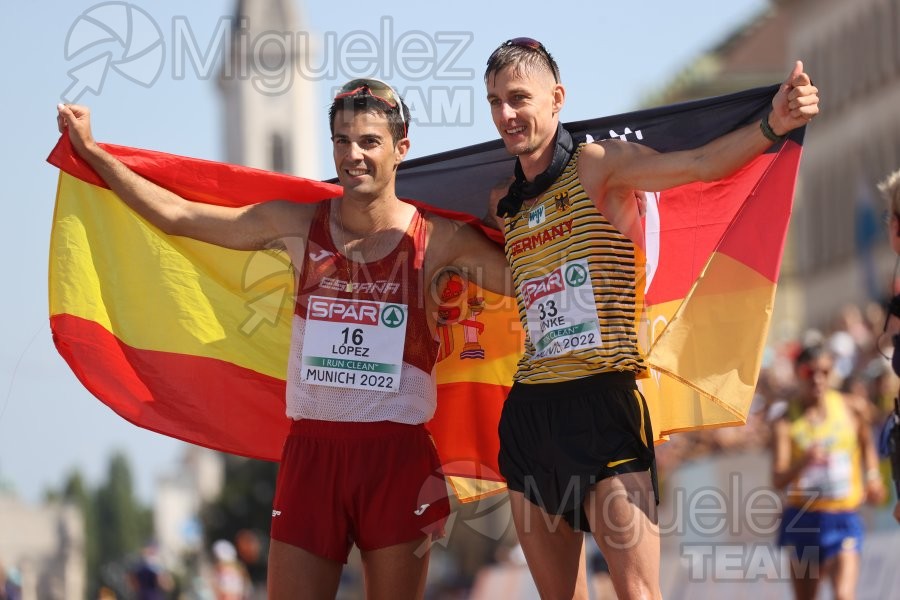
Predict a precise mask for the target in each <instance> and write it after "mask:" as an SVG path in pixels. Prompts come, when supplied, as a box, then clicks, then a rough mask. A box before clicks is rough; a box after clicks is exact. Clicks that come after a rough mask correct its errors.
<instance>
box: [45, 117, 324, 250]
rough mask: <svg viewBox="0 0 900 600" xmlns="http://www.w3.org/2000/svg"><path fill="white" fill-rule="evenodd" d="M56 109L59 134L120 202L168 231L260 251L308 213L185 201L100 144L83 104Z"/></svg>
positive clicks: (284, 205)
mask: <svg viewBox="0 0 900 600" xmlns="http://www.w3.org/2000/svg"><path fill="white" fill-rule="evenodd" d="M57 112H58V115H57V125H58V127H59V130H60V133H62V132H64V131H65V130H68V132H69V139H70V140H71V141H72V146H73V147H74V148H75V151H76V152H77V153H78V155H79V156H80V157H81V158H83V159H84V160H85V161H86V162H87V163H88V164H89V165H90V166H91V167H92V168H93V169H94V170H95V171H96V172H97V174H98V175H99V176H100V177H101V178H102V179H103V181H105V182H106V184H107V185H108V186H109V187H110V189H112V191H113V192H115V193H116V195H118V196H119V197H120V198H121V199H122V200H123V201H124V202H125V204H127V205H128V206H129V207H130V208H132V209H133V210H134V211H135V212H137V213H138V214H139V215H141V216H142V217H144V218H145V219H147V220H148V221H150V222H151V223H152V224H153V225H155V226H156V227H158V228H159V229H161V230H162V231H163V232H165V233H167V234H170V235H180V236H186V237H190V238H194V239H197V240H200V241H204V242H209V243H211V244H216V245H219V246H223V247H226V248H233V249H236V250H261V249H263V248H266V247H271V246H273V245H277V240H279V239H280V238H282V237H286V236H288V235H291V234H296V233H297V230H298V228H300V227H302V226H303V222H302V221H303V217H304V215H305V214H306V213H307V212H309V211H306V210H304V209H303V208H298V207H299V206H301V205H297V204H294V203H290V202H282V201H275V202H265V203H262V204H254V205H250V206H246V207H241V208H229V207H223V206H214V205H210V204H204V203H200V202H190V201H188V200H185V199H184V198H182V197H180V196H178V195H177V194H174V193H172V192H170V191H168V190H166V189H165V188H162V187H160V186H158V185H156V184H155V183H153V182H151V181H149V180H147V179H144V178H143V177H141V176H140V175H138V174H137V173H135V172H134V171H132V170H131V169H129V168H128V167H126V166H125V165H124V164H123V163H122V162H121V161H119V160H118V159H116V158H115V157H114V156H112V155H111V154H109V153H108V152H107V151H105V150H104V149H103V148H101V147H100V146H99V145H98V144H97V142H96V141H95V140H94V137H93V134H92V133H91V114H90V110H89V109H88V108H87V107H84V106H76V105H71V104H69V105H64V104H60V105H59V106H58V107H57ZM298 221H299V222H298ZM288 227H292V228H293V229H292V230H288V229H287V228H288Z"/></svg>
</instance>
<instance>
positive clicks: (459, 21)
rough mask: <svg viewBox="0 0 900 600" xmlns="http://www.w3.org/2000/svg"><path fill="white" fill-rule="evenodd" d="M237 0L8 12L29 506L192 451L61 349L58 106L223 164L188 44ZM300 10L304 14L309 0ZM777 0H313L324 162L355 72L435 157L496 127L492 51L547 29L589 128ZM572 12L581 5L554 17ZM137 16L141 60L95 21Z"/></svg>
mask: <svg viewBox="0 0 900 600" xmlns="http://www.w3.org/2000/svg"><path fill="white" fill-rule="evenodd" d="M236 4H237V3H236V1H235V0H203V2H181V1H177V0H157V1H155V2H150V1H148V0H139V1H135V2H131V3H125V2H119V1H115V2H93V1H82V0H69V1H67V2H59V1H57V0H54V1H51V2H20V3H17V7H16V12H15V13H12V12H9V11H5V12H6V13H7V17H6V19H5V21H6V23H7V26H6V28H5V29H6V31H4V35H3V36H0V55H2V56H5V57H6V59H5V60H4V70H3V75H4V77H5V82H4V85H3V86H2V87H3V93H2V94H0V119H2V126H0V131H2V133H3V137H4V139H3V142H2V144H0V169H2V176H3V182H4V183H3V186H2V188H0V190H2V191H0V198H2V200H3V207H4V212H5V214H4V218H3V219H0V232H2V235H0V241H2V252H0V269H2V270H0V273H2V274H3V276H4V286H3V294H0V314H2V315H3V319H2V320H3V327H2V330H0V331H2V338H0V339H2V343H0V486H6V487H11V488H12V489H14V490H15V491H16V493H18V495H19V496H20V497H21V498H22V499H23V500H25V501H27V502H29V503H37V502H39V501H40V500H41V498H42V497H43V494H44V492H45V491H46V490H48V489H59V488H60V487H61V486H62V483H63V481H64V479H65V477H66V475H67V474H68V473H70V472H71V471H73V470H75V469H78V470H80V471H81V472H82V474H83V475H84V476H86V477H87V480H88V482H89V484H91V485H97V484H98V483H100V482H101V481H102V480H103V478H104V477H105V471H106V467H107V464H108V460H109V456H110V454H111V453H112V452H114V451H123V452H125V454H126V455H127V457H128V459H129V461H130V463H131V465H132V469H133V474H134V477H135V482H136V486H137V492H138V495H139V497H140V498H141V499H142V500H143V501H145V502H150V500H151V499H152V497H153V486H154V482H155V481H156V479H157V478H158V477H160V476H162V475H164V474H165V473H167V472H171V471H172V469H173V468H175V467H176V465H177V464H178V462H179V459H180V457H181V454H182V453H183V451H184V444H183V443H181V442H178V441H175V440H172V439H170V438H166V437H165V436H161V435H159V434H155V433H151V432H148V431H145V430H142V429H139V428H137V427H135V426H133V425H131V424H130V423H128V422H126V421H125V420H124V419H122V418H120V417H118V416H117V415H116V414H115V413H113V412H112V411H111V410H109V409H108V408H106V407H105V406H104V405H103V404H102V403H101V402H100V401H98V400H97V399H95V398H94V397H93V396H91V395H90V394H89V393H88V392H87V391H86V390H85V389H84V388H83V387H82V386H81V385H80V384H79V382H78V381H77V380H76V378H75V377H74V375H73V374H72V372H71V371H70V370H69V368H68V367H67V365H66V364H65V362H64V361H63V360H62V359H61V358H60V356H59V355H58V354H57V352H56V350H55V348H54V347H53V342H52V339H51V334H50V330H49V325H48V305H47V259H48V246H49V235H50V227H51V223H52V218H53V206H54V196H55V190H56V180H57V171H56V169H54V168H53V167H51V166H50V165H48V164H47V163H46V162H45V158H46V156H47V154H48V153H49V151H50V150H51V148H52V147H53V145H54V144H55V142H56V140H57V138H58V132H57V130H56V123H55V114H56V108H55V107H56V104H57V103H58V102H60V101H61V98H63V97H64V96H65V98H66V99H67V100H74V99H75V98H76V97H77V101H78V103H80V104H86V105H88V106H90V108H91V110H92V115H93V116H92V121H93V127H94V135H95V137H96V138H97V139H98V140H100V141H107V142H111V143H116V144H121V145H128V146H137V147H141V148H148V149H154V150H162V151H165V152H171V153H174V154H181V155H185V156H194V157H199V158H205V159H210V160H223V158H224V150H223V139H224V136H223V133H222V127H223V126H222V123H221V119H222V117H221V107H220V100H219V96H218V91H217V86H216V78H215V76H216V74H217V71H216V70H215V69H212V68H210V67H209V66H204V65H203V64H202V61H196V60H195V61H194V62H193V63H192V62H191V61H190V48H189V47H188V44H185V43H181V44H179V43H178V42H179V41H184V40H188V41H190V40H193V41H194V42H195V45H194V47H195V48H199V49H201V50H204V51H205V50H208V49H215V48H217V47H218V46H216V44H217V40H218V39H219V38H217V37H216V35H215V33H216V31H217V27H219V26H220V24H221V23H222V19H224V18H228V17H229V16H230V15H231V14H232V13H233V11H234V7H235V5H236ZM296 5H297V6H298V7H300V6H301V3H300V2H299V0H297V4H296ZM767 5H768V2H767V0H731V1H730V2H721V1H720V0H686V1H685V2H678V3H675V2H667V1H664V0H645V1H643V2H609V1H598V2H591V3H588V2H559V3H555V4H552V5H551V4H549V3H546V2H532V1H522V2H517V3H515V4H513V3H487V2H472V1H469V0H459V1H458V2H455V3H454V5H453V8H452V9H450V8H449V7H450V5H449V3H428V2H409V1H406V0H404V1H401V2H390V3H379V2H367V3H357V2H341V3H335V2H306V3H304V4H303V5H302V18H303V24H302V25H301V27H300V29H301V31H300V32H299V34H300V35H295V36H294V37H293V39H295V40H311V41H312V42H313V43H316V44H318V47H319V48H320V49H321V54H320V58H319V60H320V63H319V65H320V66H323V67H327V72H326V74H325V76H324V78H323V80H322V81H320V82H319V83H318V84H317V91H316V98H315V99H314V100H313V101H314V102H315V106H316V107H321V112H322V115H323V118H322V122H321V124H320V126H319V131H318V133H319V137H320V138H321V146H320V153H321V155H320V158H319V164H320V165H321V172H320V173H317V174H310V175H311V176H316V177H318V178H329V177H332V176H333V175H334V172H333V168H332V163H331V159H330V156H329V154H330V142H329V141H328V139H327V137H326V136H327V121H326V119H325V117H324V115H325V110H326V109H327V106H328V104H329V93H330V92H331V90H332V89H334V87H335V86H338V85H340V84H341V83H343V82H344V81H345V80H346V79H349V78H350V77H354V76H365V75H369V76H372V75H374V76H376V77H381V78H383V79H387V80H388V81H389V82H390V83H392V84H394V85H395V86H396V87H397V88H398V89H399V90H400V91H401V93H403V94H404V95H405V96H406V97H407V99H410V98H411V97H413V98H418V99H419V100H420V102H419V108H418V109H414V114H413V118H414V120H415V122H416V123H417V124H418V127H417V126H414V127H413V129H412V130H411V134H410V135H411V138H412V150H411V153H410V156H411V157H419V156H425V155H428V154H432V153H435V152H441V151H445V150H450V149H453V148H457V147H461V146H466V145H470V144H475V143H480V142H484V141H487V140H491V139H495V138H496V137H497V136H496V131H495V130H494V128H493V125H492V124H491V122H490V116H489V111H488V107H487V102H486V101H485V100H484V90H483V83H482V81H481V75H482V73H483V69H484V63H485V60H486V59H487V56H488V55H489V54H490V52H491V51H492V50H493V49H494V48H495V47H496V46H497V45H498V44H499V43H501V42H503V41H504V40H506V39H509V38H512V37H518V36H529V37H533V38H536V39H539V40H541V41H542V42H543V43H544V44H545V46H547V48H548V49H549V50H550V52H552V53H553V55H554V56H555V57H556V59H557V61H558V62H559V64H560V68H561V71H562V78H563V83H564V84H565V85H566V88H567V94H568V95H567V102H566V106H565V108H564V111H563V120H565V121H574V120H581V119H588V118H594V117H600V116H604V115H611V114H616V113H621V112H627V111H629V110H633V109H635V108H636V107H637V105H638V103H639V102H640V101H641V99H642V98H643V97H645V96H647V95H648V94H650V93H651V92H653V91H654V90H656V89H658V88H659V87H660V86H662V85H665V84H666V83H667V82H668V81H669V79H670V78H671V77H672V76H673V75H674V74H675V73H676V72H677V71H678V70H679V69H681V68H683V67H684V66H686V65H687V64H688V63H689V62H690V61H691V60H692V59H693V58H695V57H696V56H697V55H698V54H699V53H702V52H703V51H705V50H707V49H709V48H711V47H713V46H714V45H716V44H717V43H718V42H720V41H721V40H722V39H724V38H725V37H726V36H727V35H728V34H729V33H731V32H732V31H733V30H734V29H735V28H737V27H738V26H739V25H741V24H742V23H744V22H746V21H747V20H748V19H750V18H752V17H753V16H755V15H757V14H758V13H759V12H760V11H762V10H764V9H765V7H766V6H767ZM559 7H564V8H563V10H561V11H555V10H554V9H555V8H559ZM129 10H130V14H131V15H132V17H133V21H132V22H133V23H134V26H133V28H132V34H131V35H132V38H131V45H130V46H129V48H130V50H128V51H127V52H126V50H125V49H124V47H117V46H116V45H115V44H116V42H115V41H114V40H113V41H109V40H107V41H106V42H103V40H102V39H100V36H99V34H98V31H100V30H99V29H97V28H96V27H94V26H92V24H96V23H102V24H104V25H106V26H107V28H108V29H111V30H114V31H119V30H121V27H122V24H121V23H120V22H119V21H117V16H118V15H121V14H124V13H125V12H127V11H129ZM557 13H559V14H557ZM123 31H124V30H123ZM186 32H190V35H191V37H188V36H187V33H186ZM362 32H368V34H363V33H362ZM363 38H365V39H369V40H371V39H374V40H375V41H376V42H377V44H376V47H377V49H378V51H377V54H376V56H375V59H374V60H373V61H371V64H374V68H375V69H376V72H374V73H372V72H369V71H366V72H363V69H365V68H367V67H366V66H364V65H363V63H361V62H359V61H356V62H354V61H348V60H345V59H344V58H346V54H345V55H344V58H342V56H341V54H340V53H339V52H336V51H335V48H340V47H344V48H351V51H352V48H353V46H352V45H351V41H352V40H354V39H356V40H360V39H363ZM93 42H101V43H100V44H98V45H92V43H93ZM404 43H405V44H409V45H407V46H402V44H404ZM415 44H419V46H418V48H419V49H420V50H421V51H422V52H424V53H426V54H427V53H428V52H431V53H432V56H434V57H435V59H436V60H434V61H433V62H432V63H431V64H430V65H429V64H426V63H424V62H422V61H420V62H418V63H417V62H415V61H412V60H409V59H408V57H409V56H412V50H410V54H409V55H404V54H403V52H402V51H401V50H402V49H403V48H407V49H415V48H416V46H415ZM110 48H112V50H111V52H112V53H111V54H109V55H108V58H104V57H103V52H105V51H107V50H109V49H110ZM117 48H118V49H117ZM356 48H358V46H357V47H356ZM423 49H424V50H423ZM429 49H430V50H429ZM140 50H144V51H145V53H144V54H139V51H140ZM404 56H406V57H407V58H404ZM94 59H96V60H94ZM198 62H200V63H201V64H199V65H197V63H198ZM110 65H112V68H110ZM70 72H71V73H73V74H74V75H75V76H76V78H75V79H73V78H72V77H70V75H69V73H70ZM785 73H787V70H786V71H785ZM295 76H296V77H301V76H305V75H304V74H295ZM773 83H774V82H773ZM441 89H444V90H446V89H451V90H453V92H454V93H458V94H461V96H460V97H461V98H464V99H467V98H470V97H471V98H472V103H471V109H470V110H467V109H466V108H465V106H468V104H464V105H463V106H464V108H462V109H460V110H458V111H456V112H455V113H454V116H453V118H449V117H446V118H442V115H443V113H442V112H441V111H440V110H439V109H435V108H434V107H435V106H440V100H441V97H440V94H441V93H444V92H441V91H440V90H441ZM429 121H431V123H430V124H429Z"/></svg>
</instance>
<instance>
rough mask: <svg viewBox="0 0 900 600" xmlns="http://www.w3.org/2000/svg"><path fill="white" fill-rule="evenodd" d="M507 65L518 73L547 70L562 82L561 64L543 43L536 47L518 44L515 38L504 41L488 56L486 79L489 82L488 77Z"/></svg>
mask: <svg viewBox="0 0 900 600" xmlns="http://www.w3.org/2000/svg"><path fill="white" fill-rule="evenodd" d="M507 67H509V68H511V69H513V70H514V72H516V73H523V72H526V73H527V72H532V73H534V72H540V71H546V72H548V73H550V74H551V75H553V79H554V80H555V81H556V83H559V82H560V77H559V65H557V64H556V60H555V59H554V58H553V56H552V55H551V54H550V53H549V52H548V51H547V49H546V48H544V46H543V44H539V45H538V47H536V48H535V47H532V46H526V45H521V44H516V43H514V41H513V40H507V41H506V42H503V43H502V44H500V46H498V47H497V49H496V50H494V52H493V53H492V54H491V56H490V58H488V62H487V69H485V71H484V81H485V82H487V80H488V77H490V76H491V75H492V74H496V73H499V72H500V71H502V70H503V69H506V68H507Z"/></svg>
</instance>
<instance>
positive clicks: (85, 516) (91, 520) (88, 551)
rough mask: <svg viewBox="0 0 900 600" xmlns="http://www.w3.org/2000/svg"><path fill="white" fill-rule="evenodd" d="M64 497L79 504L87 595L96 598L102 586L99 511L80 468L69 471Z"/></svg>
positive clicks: (66, 500) (64, 487)
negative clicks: (98, 527) (82, 530)
mask: <svg viewBox="0 0 900 600" xmlns="http://www.w3.org/2000/svg"><path fill="white" fill-rule="evenodd" d="M62 499H63V500H64V501H65V502H70V503H72V504H73V505H75V506H77V507H78V509H79V510H80V511H81V518H82V522H83V523H84V559H85V561H84V562H85V570H86V571H87V572H86V573H85V586H86V589H85V594H86V595H85V597H88V598H94V597H96V595H97V590H98V589H99V587H100V581H99V579H98V577H97V574H98V572H99V569H98V567H99V566H100V563H99V545H98V544H99V539H98V537H97V512H96V510H95V507H94V498H93V494H92V493H91V491H90V490H89V489H88V487H87V485H86V484H85V482H84V477H83V476H82V475H81V472H80V471H79V470H77V469H76V470H74V471H72V472H71V473H69V476H68V477H67V479H66V482H65V484H64V486H63V492H62Z"/></svg>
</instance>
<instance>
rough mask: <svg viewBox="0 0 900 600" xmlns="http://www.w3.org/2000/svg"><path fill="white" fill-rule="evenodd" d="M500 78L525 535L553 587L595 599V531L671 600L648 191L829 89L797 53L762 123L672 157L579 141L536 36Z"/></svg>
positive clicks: (520, 41) (515, 46) (642, 591)
mask: <svg viewBox="0 0 900 600" xmlns="http://www.w3.org/2000/svg"><path fill="white" fill-rule="evenodd" d="M485 84H486V86H487V99H488V102H489V103H490V106H491V115H492V118H493V120H494V124H495V125H496V127H497V130H498V132H499V133H500V137H501V138H502V140H503V143H504V145H505V146H506V149H507V150H508V151H509V152H510V153H511V154H515V155H516V156H517V157H518V160H517V161H516V172H515V180H514V181H513V183H512V184H511V186H510V187H509V190H508V193H507V195H506V196H505V197H504V198H502V199H497V200H498V207H497V215H498V221H497V226H498V227H500V228H501V229H502V230H503V232H504V234H505V237H506V245H505V251H506V257H507V260H508V261H509V264H510V267H511V269H512V275H513V280H514V283H515V287H516V295H517V301H518V308H519V316H520V319H521V321H522V324H523V326H524V327H525V329H526V332H527V340H526V348H525V355H524V356H523V358H522V360H521V362H520V363H519V366H518V372H517V373H516V376H515V383H514V385H513V388H512V390H511V391H510V394H509V397H508V399H507V401H506V403H505V405H504V408H503V413H502V416H501V422H500V427H499V431H500V457H499V458H500V470H501V473H502V474H503V476H504V477H505V478H506V480H507V482H508V484H509V491H510V504H511V508H512V514H513V520H514V522H515V525H516V530H517V532H518V536H519V541H520V543H521V544H522V548H523V550H524V552H525V558H526V559H527V561H528V566H529V568H530V569H531V573H532V575H533V576H534V579H535V582H536V584H537V587H538V591H539V592H540V594H541V596H542V597H545V598H572V597H584V598H586V597H587V587H586V576H585V568H584V559H583V552H584V537H583V535H581V533H580V532H579V530H583V531H592V532H593V535H594V539H595V540H596V541H597V543H598V545H599V546H600V549H601V550H602V551H603V554H604V556H605V557H606V558H607V560H608V562H609V568H610V575H611V577H612V580H613V585H614V587H615V590H616V594H617V595H618V597H619V598H658V597H659V596H660V589H659V532H658V526H657V523H656V501H657V500H656V493H655V490H654V487H655V485H654V483H655V473H654V471H655V462H654V453H653V440H652V433H651V432H652V429H651V426H650V420H649V416H648V413H647V407H646V404H645V402H644V399H643V397H642V396H641V394H640V393H639V392H638V390H637V386H636V384H635V380H636V379H638V378H641V377H645V376H646V375H647V364H646V361H645V358H644V355H643V352H642V349H641V347H640V346H639V344H638V336H637V327H638V323H639V322H640V320H641V318H642V316H643V288H644V256H643V254H642V252H641V250H640V248H641V247H642V242H643V231H642V228H641V224H640V215H639V209H638V204H637V203H636V202H635V190H643V191H651V192H652V191H661V190H664V189H667V188H671V187H675V186H678V185H681V184H685V183H689V182H692V181H712V180H716V179H720V178H722V177H725V176H727V175H728V174H730V173H732V172H734V171H735V170H737V169H738V168H739V167H741V166H742V165H744V164H745V163H747V162H748V161H750V160H751V159H753V158H754V157H756V156H757V155H759V154H761V153H762V152H764V151H765V150H766V149H767V148H768V147H769V146H770V145H771V144H772V143H773V142H775V141H778V140H781V139H783V136H784V135H785V134H787V132H789V131H790V130H792V129H795V128H797V127H801V126H803V125H805V124H806V123H807V122H808V121H809V119H810V118H812V117H813V116H814V115H815V114H817V113H818V95H817V89H816V88H815V87H814V86H813V85H811V83H810V80H809V77H808V76H807V75H806V74H805V73H803V72H802V64H801V63H799V62H798V63H797V65H796V66H795V67H794V70H793V71H792V72H791V74H790V76H789V77H788V79H787V81H786V82H785V83H784V84H783V85H782V86H781V88H780V89H779V91H778V92H777V93H776V95H775V97H774V98H773V100H772V111H771V113H769V115H767V117H766V118H764V119H763V120H762V121H761V122H760V123H759V124H753V125H749V126H747V127H744V128H741V129H739V130H736V131H734V132H731V133H729V134H727V135H725V136H723V137H721V138H718V139H716V140H713V141H712V142H710V143H709V144H707V145H705V146H703V147H700V148H697V149H694V150H690V151H684V152H671V153H665V154H660V153H657V152H655V151H654V150H652V149H650V148H647V147H645V146H642V145H638V144H631V143H628V142H622V141H618V140H604V141H600V142H597V143H591V144H578V143H575V142H574V141H573V140H572V137H571V136H570V135H569V133H568V132H567V131H566V130H565V129H564V128H563V127H562V126H561V125H560V120H559V114H560V110H561V109H562V107H563V104H564V102H565V89H564V88H563V86H562V85H561V84H560V77H559V68H558V66H557V64H556V62H555V61H554V60H553V58H552V57H551V56H550V54H549V53H548V52H547V50H546V48H544V46H543V45H542V44H541V43H540V42H537V41H536V40H533V39H531V38H516V39H512V40H508V41H507V42H505V43H503V44H502V45H501V46H500V47H499V48H497V49H496V50H495V51H494V52H493V54H491V56H490V58H489V59H488V64H487V70H486V71H485Z"/></svg>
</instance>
